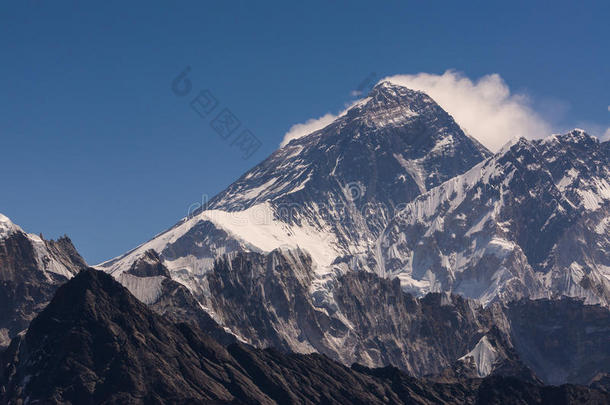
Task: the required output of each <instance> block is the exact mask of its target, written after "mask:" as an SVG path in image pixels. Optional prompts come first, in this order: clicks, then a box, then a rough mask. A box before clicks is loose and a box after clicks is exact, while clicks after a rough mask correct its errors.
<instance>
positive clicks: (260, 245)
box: [99, 82, 490, 285]
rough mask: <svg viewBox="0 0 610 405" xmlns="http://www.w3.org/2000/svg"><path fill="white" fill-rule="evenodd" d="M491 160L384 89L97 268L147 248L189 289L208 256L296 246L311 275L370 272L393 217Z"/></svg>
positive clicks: (413, 100) (401, 95) (437, 116)
mask: <svg viewBox="0 0 610 405" xmlns="http://www.w3.org/2000/svg"><path fill="white" fill-rule="evenodd" d="M488 156H490V153H489V151H487V149H485V148H484V147H483V146H482V145H481V144H479V143H478V142H477V141H476V140H474V139H473V138H471V137H469V136H467V135H466V134H465V133H464V132H463V131H462V130H461V129H460V127H459V126H458V125H457V124H456V123H455V121H454V120H453V118H452V117H451V116H450V115H449V114H447V113H446V112H445V111H444V110H443V109H442V108H441V107H440V106H439V105H438V104H436V103H435V102H434V101H433V100H432V99H431V98H430V97H428V96H427V95H426V94H424V93H421V92H417V91H413V90H410V89H407V88H404V87H400V86H395V85H393V84H391V83H388V82H383V83H380V84H378V85H377V86H375V87H374V88H373V89H372V91H371V92H370V93H369V94H368V96H367V97H366V98H364V99H362V100H360V101H359V102H357V103H356V104H355V105H353V106H352V107H351V108H350V109H349V110H348V111H347V112H346V113H345V114H343V115H342V116H340V117H338V118H337V119H336V120H335V121H334V122H332V123H331V124H330V125H328V126H327V127H325V128H323V129H321V130H318V131H315V132H313V133H311V134H309V135H307V136H303V137H301V138H298V139H294V140H292V141H291V142H290V143H289V144H287V145H286V146H284V147H282V148H280V149H279V150H277V151H276V152H274V153H273V154H272V155H271V156H269V157H268V158H267V159H265V160H264V161H263V162H261V163H260V164H259V165H257V166H256V167H254V168H253V169H251V170H250V171H248V172H247V173H245V174H244V175H243V176H242V177H240V178H239V179H238V180H237V181H236V182H235V183H233V184H232V185H230V186H229V187H228V188H227V189H226V190H224V191H223V192H221V193H220V194H218V195H217V196H216V197H214V198H213V199H211V200H210V202H209V204H208V205H206V207H203V208H202V209H201V210H199V211H198V212H196V213H195V215H193V216H191V217H188V218H184V219H183V220H182V221H180V222H179V223H178V224H176V225H175V226H174V227H173V228H171V229H169V230H168V231H166V232H163V233H161V234H159V235H158V236H156V237H155V238H154V239H152V240H151V241H149V242H147V243H145V244H143V245H141V246H140V247H138V248H136V249H134V250H133V251H131V252H129V253H127V254H125V255H123V256H121V257H118V258H115V259H113V260H110V261H108V262H105V263H102V264H101V265H99V268H101V269H104V270H106V271H109V272H111V273H116V272H119V273H120V272H123V271H126V270H127V269H128V268H129V267H130V266H131V264H132V263H133V262H134V261H135V260H136V259H137V258H138V257H140V256H141V255H142V254H143V253H144V252H145V251H147V250H148V249H153V250H155V251H156V252H157V253H158V254H159V255H160V257H161V258H162V260H163V261H164V263H165V265H166V266H167V267H168V268H169V269H170V271H171V272H172V274H174V275H176V276H177V277H179V278H180V279H181V280H182V281H183V282H184V283H185V284H187V285H189V284H191V283H192V280H190V279H189V276H190V275H193V274H197V275H198V274H202V273H205V272H206V271H207V270H209V269H210V268H211V267H212V265H213V262H214V260H215V259H216V258H218V257H219V256H221V255H223V254H227V253H231V252H240V251H244V252H247V251H253V252H270V251H272V250H274V249H276V248H280V247H281V248H296V247H300V248H302V249H304V250H305V251H307V252H308V253H309V254H310V255H311V256H312V258H313V262H314V266H315V267H316V268H317V272H318V273H324V274H326V273H329V272H331V271H333V267H337V266H338V267H339V268H340V270H341V271H346V270H347V269H346V268H344V267H345V266H342V265H341V262H344V261H345V260H349V261H351V262H352V264H356V265H357V266H358V267H360V268H363V269H366V270H370V271H374V270H375V268H376V266H377V264H376V262H375V258H374V256H373V255H372V254H371V252H372V251H373V250H374V248H375V242H376V239H377V237H378V236H379V235H380V233H381V232H382V231H383V229H384V228H385V226H386V225H387V223H388V221H389V220H390V219H391V218H392V216H393V213H394V212H395V211H396V210H397V209H398V208H399V207H401V206H403V205H404V204H406V203H408V202H410V201H412V200H413V199H414V198H415V197H417V196H418V195H420V194H422V193H424V192H426V191H427V190H429V189H431V188H433V187H435V186H438V185H439V184H441V183H442V182H444V181H446V180H448V179H450V178H452V177H455V176H456V175H458V174H461V173H464V172H465V171H467V170H468V169H470V168H471V167H472V166H474V165H475V164H476V163H478V162H480V161H482V160H483V159H484V158H486V157H488Z"/></svg>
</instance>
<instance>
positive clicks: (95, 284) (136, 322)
mask: <svg viewBox="0 0 610 405" xmlns="http://www.w3.org/2000/svg"><path fill="white" fill-rule="evenodd" d="M0 357H1V359H0V360H1V363H0V364H2V366H3V369H2V372H1V374H0V401H2V402H3V403H7V404H13V403H15V404H16V403H22V402H23V401H25V402H32V403H36V402H40V403H50V404H60V403H79V404H80V403H123V404H148V403H158V404H166V403H168V404H169V403H172V404H175V403H205V402H209V403H227V404H228V403H233V404H235V403H252V404H288V403H304V404H319V403H328V404H382V403H384V404H387V403H394V404H433V403H434V404H455V403H475V402H479V401H484V403H506V401H508V400H510V401H511V403H515V404H528V403H533V402H536V403H549V404H550V403H557V402H556V401H561V402H562V403H567V404H577V403H589V404H598V403H599V404H603V403H607V401H608V400H610V395H608V394H607V393H605V392H603V391H596V390H592V389H588V388H585V387H577V386H562V387H543V386H538V385H533V384H528V383H525V382H522V381H519V380H514V379H506V378H498V377H495V378H492V379H484V380H463V381H459V382H455V383H452V384H439V383H433V382H427V381H425V380H416V379H414V378H411V377H408V376H406V375H404V374H402V373H401V372H399V371H398V370H397V369H393V368H385V369H376V370H375V369H368V368H365V367H362V366H355V367H354V369H349V368H347V367H345V366H342V365H340V364H338V363H334V362H333V361H331V360H329V359H328V358H326V357H324V356H321V355H318V354H313V355H294V354H293V355H285V354H281V353H279V352H277V351H274V350H264V351H263V350H257V349H254V348H251V347H249V346H246V345H242V344H233V345H230V346H229V347H228V348H226V349H225V348H224V347H222V346H221V345H219V344H218V343H216V342H215V341H214V340H213V339H211V338H209V337H208V336H206V335H205V334H204V333H202V332H201V331H200V330H199V329H197V328H191V327H189V326H187V325H186V324H179V325H176V324H172V323H170V322H169V321H167V320H165V319H164V318H162V317H160V316H159V315H157V314H155V313H154V312H152V311H151V310H150V309H149V308H147V307H146V306H145V305H144V304H142V303H140V302H139V301H138V300H137V299H136V298H135V297H133V296H131V295H130V294H129V293H128V291H127V290H126V289H125V288H124V287H122V286H121V285H120V284H119V283H118V282H116V281H115V280H114V279H113V278H112V277H110V276H108V275H106V274H104V273H102V272H98V271H95V270H92V269H89V270H84V271H82V272H81V273H80V274H79V275H77V276H76V277H74V278H73V279H72V280H71V281H69V282H68V283H66V284H65V285H63V286H62V287H60V288H59V290H58V291H57V294H56V296H55V297H54V298H53V300H52V301H51V303H50V304H49V305H48V306H47V308H45V310H44V311H42V312H41V314H40V315H39V316H38V317H37V318H36V319H34V321H33V322H32V324H31V326H30V328H29V330H28V332H27V333H26V334H25V336H19V337H17V338H16V339H15V340H14V341H13V342H12V344H11V346H10V347H9V348H8V350H6V351H5V352H3V353H2V354H0Z"/></svg>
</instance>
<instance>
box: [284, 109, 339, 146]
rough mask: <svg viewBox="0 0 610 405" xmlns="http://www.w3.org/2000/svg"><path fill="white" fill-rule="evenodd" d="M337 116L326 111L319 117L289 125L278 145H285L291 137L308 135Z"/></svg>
mask: <svg viewBox="0 0 610 405" xmlns="http://www.w3.org/2000/svg"><path fill="white" fill-rule="evenodd" d="M336 118H337V115H334V114H331V113H326V114H324V115H323V116H321V117H320V118H310V119H308V120H307V121H305V122H304V123H302V124H294V125H293V126H291V127H290V129H289V130H288V132H286V134H285V135H284V139H283V140H282V143H281V144H280V147H282V146H284V145H286V144H287V143H288V142H290V141H291V140H293V139H296V138H300V137H302V136H305V135H309V134H311V133H312V132H315V131H317V130H318V129H322V128H324V127H325V126H327V125H328V124H330V123H331V122H333V121H334V120H335V119H336Z"/></svg>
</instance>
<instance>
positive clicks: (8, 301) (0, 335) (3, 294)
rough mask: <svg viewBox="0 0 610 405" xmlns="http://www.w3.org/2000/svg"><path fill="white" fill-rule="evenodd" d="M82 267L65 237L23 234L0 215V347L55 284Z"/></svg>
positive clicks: (46, 298)
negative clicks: (52, 237)
mask: <svg viewBox="0 0 610 405" xmlns="http://www.w3.org/2000/svg"><path fill="white" fill-rule="evenodd" d="M83 267H86V263H85V261H84V260H83V258H82V257H81V256H80V255H79V254H78V252H77V251H76V249H75V248H74V246H73V245H72V242H71V241H70V239H69V238H68V237H63V238H60V239H59V240H57V241H53V240H45V239H43V238H42V237H40V236H37V235H33V234H27V233H25V232H24V231H23V230H22V229H21V228H20V227H19V226H17V225H15V224H13V223H12V222H11V221H10V220H9V219H8V218H7V217H5V216H4V215H2V214H0V348H3V347H6V346H7V345H8V344H9V342H10V340H11V339H12V338H13V337H14V336H16V335H17V334H18V333H19V332H21V331H23V330H24V329H26V328H27V326H28V324H29V322H30V321H31V320H32V319H33V318H34V317H35V316H36V315H37V314H38V312H40V311H41V310H42V309H43V308H44V307H45V305H46V304H47V303H48V302H49V300H50V299H51V297H52V296H53V294H54V292H55V290H56V289H57V287H58V286H59V285H61V284H62V283H64V282H66V281H67V280H68V278H70V277H71V276H72V275H74V274H76V273H77V272H78V271H79V270H80V269H81V268H83Z"/></svg>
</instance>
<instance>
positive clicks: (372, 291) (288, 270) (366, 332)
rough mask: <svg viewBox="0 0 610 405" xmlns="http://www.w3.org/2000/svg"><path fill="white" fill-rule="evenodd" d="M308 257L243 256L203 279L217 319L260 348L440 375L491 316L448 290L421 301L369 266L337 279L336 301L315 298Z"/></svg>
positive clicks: (297, 254) (487, 324)
mask: <svg viewBox="0 0 610 405" xmlns="http://www.w3.org/2000/svg"><path fill="white" fill-rule="evenodd" d="M310 266H311V262H310V259H309V258H308V257H307V256H306V255H304V254H303V253H302V252H300V251H285V252H280V251H275V252H272V253H270V254H269V255H267V256H263V255H261V254H257V253H247V254H238V255H236V256H235V257H234V258H233V259H232V260H221V261H219V262H218V263H217V264H216V266H215V267H214V269H213V270H212V271H211V272H209V273H208V274H207V275H206V277H207V280H208V285H209V289H210V294H209V296H208V298H205V301H204V305H205V306H206V307H207V308H209V309H210V313H212V314H213V315H214V317H215V319H216V321H217V322H219V323H220V324H222V325H225V326H226V327H228V328H229V329H230V330H231V331H233V332H234V333H235V334H236V335H238V336H241V337H243V338H244V339H246V341H247V342H248V343H251V344H253V345H255V346H258V347H268V346H272V347H276V348H280V349H283V350H289V351H296V352H301V353H308V352H314V351H316V352H319V353H323V354H326V355H328V356H329V357H331V358H333V359H336V360H339V361H341V362H343V363H344V364H351V363H354V362H359V363H362V364H365V365H368V366H382V365H387V364H393V365H396V366H398V367H400V368H402V369H404V370H407V371H409V372H411V373H412V374H415V375H424V374H430V373H436V372H439V371H441V370H442V369H443V368H445V367H447V366H449V365H450V364H451V363H452V362H453V361H454V360H455V359H457V358H458V357H459V356H460V355H461V354H463V353H464V352H466V351H467V350H468V348H469V345H470V344H471V343H472V341H473V340H474V339H475V338H476V337H477V336H478V335H479V334H480V330H486V329H489V328H490V327H491V325H492V322H493V318H494V315H493V314H492V311H491V309H490V310H484V309H482V308H479V306H478V305H476V304H475V303H474V302H472V301H467V300H464V299H462V298H460V297H457V296H448V295H445V294H437V295H430V296H427V297H425V298H424V299H422V300H417V299H414V298H413V297H412V296H410V295H408V294H404V293H403V292H402V291H401V289H400V285H399V283H398V282H397V281H391V280H385V279H380V278H379V277H377V276H376V275H374V274H371V273H366V272H351V273H347V274H346V275H344V276H342V277H340V278H339V279H338V280H337V281H336V282H335V283H334V285H333V287H332V288H331V294H332V297H333V301H332V302H329V301H323V302H317V301H316V300H315V296H313V297H312V295H311V293H310V292H309V291H310V288H311V287H312V280H313V276H314V274H313V271H312V270H311V267H310Z"/></svg>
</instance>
